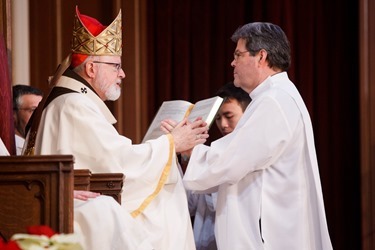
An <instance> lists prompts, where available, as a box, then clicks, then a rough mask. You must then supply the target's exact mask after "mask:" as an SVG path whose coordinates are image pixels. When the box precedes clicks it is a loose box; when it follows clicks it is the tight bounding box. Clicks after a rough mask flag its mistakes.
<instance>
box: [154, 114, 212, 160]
mask: <svg viewBox="0 0 375 250" xmlns="http://www.w3.org/2000/svg"><path fill="white" fill-rule="evenodd" d="M160 129H161V130H162V131H163V132H164V133H167V134H168V133H170V134H171V135H172V136H173V140H174V144H175V149H176V152H177V153H181V152H185V151H187V150H191V149H192V148H193V147H194V146H195V145H198V144H202V143H205V142H206V140H207V138H208V127H207V123H206V122H204V121H203V120H202V119H201V118H198V119H196V120H195V121H194V122H189V121H188V120H187V118H185V119H183V120H182V121H181V122H179V123H177V122H176V121H174V120H171V119H166V120H163V121H162V122H161V125H160Z"/></svg>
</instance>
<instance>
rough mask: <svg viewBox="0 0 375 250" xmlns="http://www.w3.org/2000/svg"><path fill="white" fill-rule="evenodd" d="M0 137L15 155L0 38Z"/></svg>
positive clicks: (8, 85)
mask: <svg viewBox="0 0 375 250" xmlns="http://www.w3.org/2000/svg"><path fill="white" fill-rule="evenodd" d="M0 90H1V91H0V107H1V115H0V137H1V140H2V141H3V142H4V144H5V146H6V148H7V149H8V151H9V153H10V154H11V155H15V154H16V146H15V140H14V120H13V100H12V85H11V83H10V77H9V67H8V57H7V49H6V46H5V40H4V37H3V36H2V35H1V36H0Z"/></svg>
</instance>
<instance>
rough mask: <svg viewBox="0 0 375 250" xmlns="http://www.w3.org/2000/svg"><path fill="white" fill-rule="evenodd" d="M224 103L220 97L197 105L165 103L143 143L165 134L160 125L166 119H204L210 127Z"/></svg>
mask: <svg viewBox="0 0 375 250" xmlns="http://www.w3.org/2000/svg"><path fill="white" fill-rule="evenodd" d="M222 103H223V98H221V97H219V96H215V97H211V98H208V99H204V100H201V101H198V102H197V103H195V104H192V103H190V102H188V101H183V100H173V101H165V102H163V103H162V105H161V106H160V108H159V110H158V112H157V113H156V115H155V118H154V120H153V121H152V123H151V125H150V127H149V128H148V130H147V132H146V135H145V137H144V138H143V140H142V143H143V142H145V141H147V140H150V139H156V138H158V137H159V136H161V135H163V134H164V132H163V131H161V129H160V124H161V121H163V120H165V119H172V120H174V121H176V122H180V121H182V120H183V119H184V118H185V117H188V120H189V121H190V122H193V121H195V119H197V118H198V117H202V120H203V121H205V122H206V123H207V124H208V126H209V127H210V126H211V124H212V121H213V120H214V119H215V116H216V113H217V111H218V110H219V108H220V106H221V104H222Z"/></svg>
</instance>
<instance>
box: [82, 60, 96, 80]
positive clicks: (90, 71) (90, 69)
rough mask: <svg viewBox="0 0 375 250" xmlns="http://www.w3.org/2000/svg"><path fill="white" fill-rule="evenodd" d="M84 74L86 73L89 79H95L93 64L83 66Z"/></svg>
mask: <svg viewBox="0 0 375 250" xmlns="http://www.w3.org/2000/svg"><path fill="white" fill-rule="evenodd" d="M85 72H86V75H87V76H88V77H90V78H94V77H95V74H96V69H95V67H94V63H93V62H87V63H86V64H85Z"/></svg>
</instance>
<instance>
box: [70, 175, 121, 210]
mask: <svg viewBox="0 0 375 250" xmlns="http://www.w3.org/2000/svg"><path fill="white" fill-rule="evenodd" d="M124 180H125V176H124V174H122V173H91V172H90V170H88V169H75V170H74V189H75V190H86V191H92V192H97V193H101V194H103V195H108V196H112V197H113V198H114V199H115V200H116V201H117V202H118V203H119V204H121V193H122V186H123V184H124Z"/></svg>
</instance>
